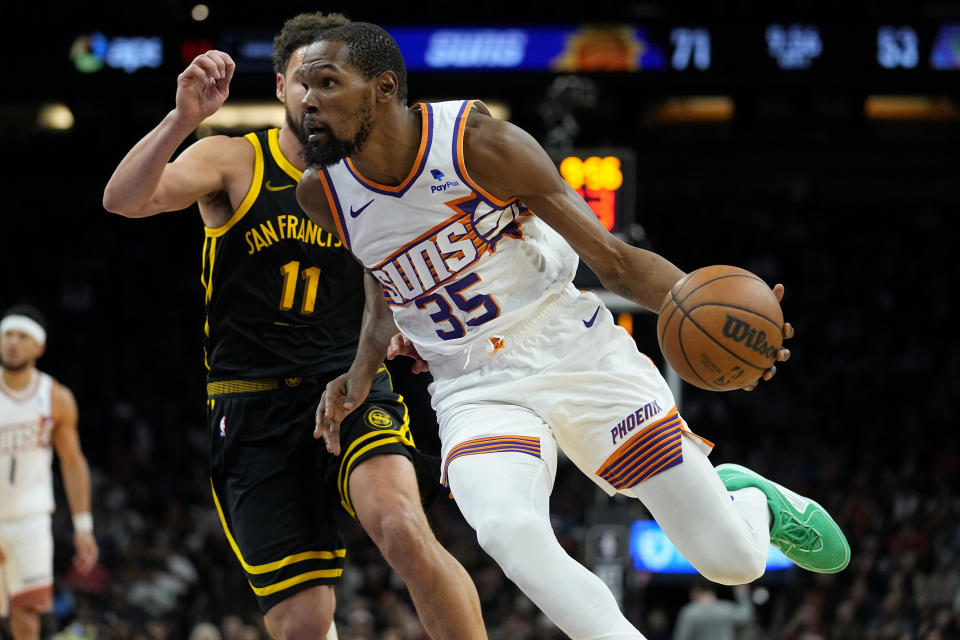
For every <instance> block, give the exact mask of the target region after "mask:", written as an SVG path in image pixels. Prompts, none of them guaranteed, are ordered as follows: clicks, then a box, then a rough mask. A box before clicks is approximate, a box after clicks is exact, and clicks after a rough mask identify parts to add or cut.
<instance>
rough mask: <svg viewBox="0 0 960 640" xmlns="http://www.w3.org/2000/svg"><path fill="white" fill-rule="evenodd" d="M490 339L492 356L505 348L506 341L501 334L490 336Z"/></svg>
mask: <svg viewBox="0 0 960 640" xmlns="http://www.w3.org/2000/svg"><path fill="white" fill-rule="evenodd" d="M488 340H490V357H491V358H492V357H493V356H495V355H497V351H500V349H503V347H504V342H503V338H502V337H500V336H490V337H489V338H488Z"/></svg>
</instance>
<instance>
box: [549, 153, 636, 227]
mask: <svg viewBox="0 0 960 640" xmlns="http://www.w3.org/2000/svg"><path fill="white" fill-rule="evenodd" d="M547 152H548V153H549V154H550V157H551V159H552V160H553V161H554V163H555V164H556V165H557V169H558V170H559V172H560V175H561V176H563V179H564V180H565V181H566V183H567V184H569V185H570V186H571V187H572V188H573V190H574V191H576V192H577V193H578V194H580V197H581V198H583V199H584V200H585V201H586V203H587V205H588V206H589V207H590V208H591V209H592V210H593V212H594V213H595V214H596V216H597V218H598V219H599V220H600V223H601V224H602V225H603V226H604V228H606V230H607V231H610V232H612V233H615V234H618V235H623V234H627V233H628V232H629V226H630V224H631V223H632V222H633V219H634V216H633V208H634V199H635V188H636V176H635V171H636V160H635V156H634V152H633V150H631V149H626V148H597V149H589V148H583V149H581V148H577V149H571V150H556V149H554V150H548V151H547Z"/></svg>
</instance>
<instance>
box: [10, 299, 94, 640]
mask: <svg viewBox="0 0 960 640" xmlns="http://www.w3.org/2000/svg"><path fill="white" fill-rule="evenodd" d="M46 341H47V332H46V329H45V322H44V319H43V316H42V315H41V314H40V313H39V312H38V311H37V310H36V309H35V308H33V307H32V306H29V305H15V306H13V307H11V308H10V309H9V310H8V311H7V312H6V313H5V314H4V316H3V319H2V320H0V364H2V367H0V374H2V375H0V473H2V476H0V617H6V616H9V617H10V628H11V631H12V632H13V637H14V639H15V640H36V639H38V638H39V637H40V626H41V625H40V623H41V618H40V617H41V614H42V613H44V612H47V611H50V610H51V609H52V608H53V534H52V532H51V530H50V514H51V513H53V511H54V508H55V505H54V497H53V470H52V462H53V452H52V450H51V445H52V447H53V449H56V451H57V457H58V458H59V459H60V471H61V474H62V476H63V484H64V488H65V489H66V494H67V501H68V502H69V503H70V512H71V513H72V514H73V529H74V535H73V543H74V545H75V546H76V555H75V556H74V558H73V563H74V566H75V567H76V568H77V570H78V571H80V572H81V573H87V572H88V571H90V569H92V568H93V566H94V565H95V564H96V562H97V554H98V549H97V541H96V539H95V538H94V537H93V518H92V516H91V514H90V469H89V468H88V467H87V460H86V458H85V457H84V455H83V451H82V450H81V448H80V437H79V435H78V433H77V403H76V400H74V397H73V393H71V391H70V389H68V388H67V387H65V386H63V385H62V384H60V383H58V382H57V381H56V380H54V379H53V378H52V377H51V376H50V375H48V374H46V373H43V372H42V371H38V370H37V368H36V363H37V359H38V358H39V357H40V356H41V355H43V351H44V347H45V345H46Z"/></svg>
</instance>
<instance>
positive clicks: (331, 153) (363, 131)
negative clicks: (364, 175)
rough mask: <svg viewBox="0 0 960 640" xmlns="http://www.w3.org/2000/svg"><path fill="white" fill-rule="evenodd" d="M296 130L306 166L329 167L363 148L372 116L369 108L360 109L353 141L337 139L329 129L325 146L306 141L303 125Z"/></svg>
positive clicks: (370, 127) (370, 128) (369, 129)
mask: <svg viewBox="0 0 960 640" xmlns="http://www.w3.org/2000/svg"><path fill="white" fill-rule="evenodd" d="M297 129H298V130H299V132H298V135H302V136H303V137H302V138H300V144H302V145H303V159H304V160H306V162H307V166H319V167H329V166H330V165H334V164H337V163H338V162H340V161H341V160H343V159H344V158H349V157H350V156H352V155H353V154H355V153H358V152H359V151H360V150H361V149H362V148H363V143H364V142H366V141H367V137H368V136H369V135H370V132H371V131H372V130H373V115H372V114H371V112H370V107H368V106H366V105H364V106H362V107H360V130H359V131H357V135H355V136H354V137H353V140H343V139H342V138H337V137H336V136H334V135H333V132H332V131H330V129H327V134H328V137H329V140H328V142H327V143H326V144H320V143H317V142H310V141H309V140H308V139H307V138H308V135H309V134H307V131H306V129H305V128H304V127H303V125H301V126H299V127H297Z"/></svg>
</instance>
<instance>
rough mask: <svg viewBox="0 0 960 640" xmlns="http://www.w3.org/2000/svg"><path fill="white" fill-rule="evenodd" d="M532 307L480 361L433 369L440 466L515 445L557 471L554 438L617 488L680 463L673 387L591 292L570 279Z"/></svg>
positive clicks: (608, 487) (680, 426) (706, 445)
mask: <svg viewBox="0 0 960 640" xmlns="http://www.w3.org/2000/svg"><path fill="white" fill-rule="evenodd" d="M531 315H532V319H531V321H530V322H529V323H527V324H525V325H523V326H521V327H519V328H518V329H517V330H515V331H514V332H513V334H512V335H510V334H508V335H505V336H497V338H498V339H499V341H500V342H499V344H501V345H502V348H500V349H498V350H496V351H494V352H493V353H491V354H490V355H489V356H484V357H488V358H489V362H487V363H486V364H484V365H483V366H480V367H479V368H476V369H474V370H471V371H469V372H467V373H464V374H463V375H460V376H450V377H439V378H438V377H436V375H435V380H434V383H433V384H432V385H431V394H432V404H433V408H434V410H435V411H436V413H437V418H438V422H439V426H440V439H441V443H442V450H441V454H442V456H443V465H444V466H443V469H444V472H445V471H446V469H447V468H448V466H449V465H450V464H451V463H453V462H455V461H456V459H457V458H459V457H461V456H466V455H482V454H485V453H492V452H514V453H521V454H527V455H531V456H536V457H542V458H543V459H544V460H545V461H546V462H547V464H548V466H549V467H550V471H551V474H553V473H555V471H556V460H555V453H554V450H555V448H554V445H553V441H555V443H556V447H559V448H560V450H561V451H562V452H563V453H564V455H566V456H567V457H568V458H569V459H570V460H571V461H572V462H573V463H574V464H576V465H577V467H579V468H580V470H581V471H583V473H585V474H586V475H587V476H588V477H590V478H592V479H593V481H594V482H595V483H596V484H597V485H599V486H600V487H601V488H603V489H604V490H605V491H606V492H607V493H608V494H610V495H613V494H614V493H616V492H617V491H620V490H625V489H629V488H630V487H633V486H636V485H637V484H639V483H641V482H643V481H644V480H646V479H647V478H649V477H651V476H653V475H655V474H657V473H659V472H661V471H663V470H665V469H669V468H670V467H672V466H675V465H677V464H680V463H681V462H682V459H683V456H682V448H681V444H680V442H681V433H682V432H684V431H686V432H687V433H688V434H689V435H693V434H691V433H690V432H689V430H688V429H687V426H686V423H685V422H684V421H683V419H682V418H681V417H680V415H679V413H678V412H677V407H676V403H675V401H674V399H673V394H672V392H671V391H670V387H669V386H668V385H667V382H666V380H664V378H663V376H662V375H661V374H660V371H659V370H658V369H657V367H656V365H655V364H654V363H653V361H652V360H650V358H648V357H647V356H646V355H644V354H642V353H640V351H639V350H638V349H637V346H636V343H635V342H634V340H633V338H632V337H631V336H630V335H629V334H628V333H627V332H626V330H625V329H623V328H622V327H620V326H618V325H617V324H616V323H615V322H614V320H613V316H612V314H611V313H610V311H609V310H608V309H607V308H606V307H605V306H604V305H603V304H602V303H601V302H600V299H599V298H598V297H597V296H596V295H595V294H593V293H589V292H582V291H577V290H576V289H575V288H574V287H573V286H572V285H571V286H570V287H568V289H567V290H565V291H563V292H562V293H559V294H557V295H556V296H554V297H553V298H552V299H550V300H547V301H545V302H544V303H543V305H541V307H540V309H538V311H537V312H536V313H535V314H531ZM692 440H693V442H696V443H697V444H698V445H699V446H701V448H703V449H704V451H705V452H709V450H710V448H712V446H713V445H712V443H710V442H708V441H706V440H703V439H702V438H699V437H695V438H693V439H692ZM548 443H549V445H548ZM443 480H444V482H446V473H444V478H443Z"/></svg>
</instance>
